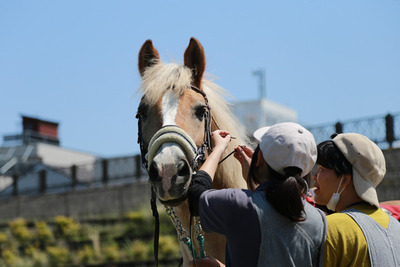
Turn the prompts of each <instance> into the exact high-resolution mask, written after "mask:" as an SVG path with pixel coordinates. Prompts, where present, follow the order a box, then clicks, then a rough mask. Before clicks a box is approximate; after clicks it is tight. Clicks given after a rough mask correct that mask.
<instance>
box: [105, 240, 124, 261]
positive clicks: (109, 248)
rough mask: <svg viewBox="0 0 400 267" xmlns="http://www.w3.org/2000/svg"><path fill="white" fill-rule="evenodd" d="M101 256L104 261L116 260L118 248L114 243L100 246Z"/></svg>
mask: <svg viewBox="0 0 400 267" xmlns="http://www.w3.org/2000/svg"><path fill="white" fill-rule="evenodd" d="M101 252H102V256H103V258H104V260H105V261H106V262H117V261H118V259H119V256H120V254H119V248H118V246H117V245H116V244H108V245H106V246H104V247H102V248H101Z"/></svg>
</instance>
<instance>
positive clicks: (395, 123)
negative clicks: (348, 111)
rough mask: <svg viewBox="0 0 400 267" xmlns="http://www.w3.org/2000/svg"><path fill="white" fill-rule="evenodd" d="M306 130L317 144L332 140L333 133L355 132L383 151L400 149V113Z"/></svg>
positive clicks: (340, 122)
mask: <svg viewBox="0 0 400 267" xmlns="http://www.w3.org/2000/svg"><path fill="white" fill-rule="evenodd" d="M306 128H307V129H308V130H309V131H310V132H311V133H312V134H313V135H314V138H315V141H316V142H317V143H320V142H322V141H324V140H328V139H330V137H331V135H332V134H333V133H348V132H354V133H359V134H363V135H365V136H367V137H368V138H369V139H371V140H372V141H374V142H375V143H376V144H377V145H378V146H379V147H380V148H381V149H388V148H394V147H400V112H398V113H393V114H387V115H381V116H373V117H364V118H359V119H354V120H346V121H338V122H336V123H327V124H322V125H317V126H309V127H306Z"/></svg>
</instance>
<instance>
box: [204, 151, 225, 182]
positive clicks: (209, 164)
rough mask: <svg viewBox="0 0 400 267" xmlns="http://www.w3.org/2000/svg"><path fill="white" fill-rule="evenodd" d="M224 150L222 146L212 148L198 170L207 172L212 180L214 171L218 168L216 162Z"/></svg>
mask: <svg viewBox="0 0 400 267" xmlns="http://www.w3.org/2000/svg"><path fill="white" fill-rule="evenodd" d="M224 151H225V149H224V148H220V147H218V148H214V150H213V152H211V153H210V155H208V157H207V160H206V161H205V162H204V163H203V165H202V166H201V167H200V170H201V171H205V172H207V173H208V175H210V178H211V179H212V180H214V176H215V172H216V171H217V168H218V162H219V160H220V159H221V155H222V153H224Z"/></svg>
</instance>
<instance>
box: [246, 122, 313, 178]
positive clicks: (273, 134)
mask: <svg viewBox="0 0 400 267" xmlns="http://www.w3.org/2000/svg"><path fill="white" fill-rule="evenodd" d="M253 135H254V137H255V138H256V139H257V140H258V141H259V142H260V144H259V146H260V150H261V152H262V154H263V158H264V160H265V161H266V162H267V163H268V165H269V166H270V167H271V168H272V169H273V170H274V171H276V172H277V173H279V174H282V175H284V174H285V171H284V169H285V168H287V167H297V168H299V169H301V176H302V177H304V176H305V175H307V174H308V173H310V172H311V170H312V169H313V167H314V165H315V162H316V161H317V145H316V143H315V140H314V136H313V135H312V133H311V132H310V131H308V130H307V129H306V128H304V127H303V126H301V125H299V124H297V123H294V122H283V123H278V124H275V125H272V126H267V127H262V128H260V129H258V130H257V131H255V132H254V134H253Z"/></svg>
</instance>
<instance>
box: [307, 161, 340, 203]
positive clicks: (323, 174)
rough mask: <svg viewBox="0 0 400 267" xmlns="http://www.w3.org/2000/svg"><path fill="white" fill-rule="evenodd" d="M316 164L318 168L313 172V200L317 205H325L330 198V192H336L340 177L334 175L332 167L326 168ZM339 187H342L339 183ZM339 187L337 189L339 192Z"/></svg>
mask: <svg viewBox="0 0 400 267" xmlns="http://www.w3.org/2000/svg"><path fill="white" fill-rule="evenodd" d="M317 166H318V169H317V171H316V172H315V173H314V174H313V180H314V187H315V190H314V194H315V196H314V201H315V203H317V204H319V205H326V204H328V202H329V200H330V199H331V197H332V194H333V193H336V191H337V189H338V186H339V183H340V177H339V176H338V175H336V173H335V171H334V170H333V169H328V168H325V167H323V166H321V165H317ZM341 188H343V185H341ZM341 188H340V189H339V192H340V190H341Z"/></svg>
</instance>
